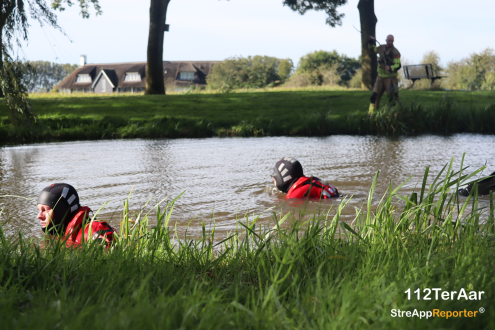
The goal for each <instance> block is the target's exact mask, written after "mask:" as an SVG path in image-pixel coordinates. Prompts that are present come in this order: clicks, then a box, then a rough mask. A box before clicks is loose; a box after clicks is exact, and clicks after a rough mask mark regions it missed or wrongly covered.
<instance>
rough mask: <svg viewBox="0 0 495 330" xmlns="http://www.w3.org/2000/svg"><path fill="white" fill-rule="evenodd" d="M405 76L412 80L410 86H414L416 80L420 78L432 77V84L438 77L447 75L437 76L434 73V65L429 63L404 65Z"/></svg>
mask: <svg viewBox="0 0 495 330" xmlns="http://www.w3.org/2000/svg"><path fill="white" fill-rule="evenodd" d="M403 68H404V77H405V78H406V79H409V80H412V84H411V86H410V87H412V86H414V83H415V82H416V80H419V79H430V80H431V84H430V86H431V85H433V83H434V82H435V80H437V79H442V78H445V76H435V75H434V74H433V65H431V64H430V63H428V64H416V65H404V67H403Z"/></svg>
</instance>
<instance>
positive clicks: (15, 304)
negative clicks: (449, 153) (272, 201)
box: [0, 163, 495, 329]
mask: <svg viewBox="0 0 495 330" xmlns="http://www.w3.org/2000/svg"><path fill="white" fill-rule="evenodd" d="M461 168H462V166H461ZM481 170H482V169H479V170H477V171H475V172H473V173H471V174H465V173H464V171H463V170H461V171H454V170H453V169H452V163H450V164H447V165H446V166H445V167H444V169H443V170H442V171H441V172H440V173H439V174H438V175H436V176H435V177H433V178H429V173H428V169H426V172H425V176H424V179H423V183H422V185H421V187H420V188H419V189H418V190H417V191H416V192H414V193H412V194H411V195H409V196H404V195H402V194H401V193H400V191H401V187H402V186H403V185H404V184H405V183H403V184H401V185H399V186H397V187H394V186H392V183H391V184H390V188H389V189H388V191H387V192H386V193H385V194H384V195H383V196H382V197H381V198H380V202H379V203H378V206H376V207H374V206H373V205H374V203H372V200H374V199H376V198H377V197H376V196H374V189H375V186H376V182H377V181H378V179H379V178H378V173H377V174H376V176H375V179H374V181H373V185H372V187H371V189H370V192H369V198H368V202H367V204H365V205H363V208H361V209H356V218H355V220H354V221H353V222H352V223H344V222H342V221H340V214H341V213H342V210H343V209H344V208H345V207H347V206H346V204H347V202H348V200H349V199H343V200H342V202H341V203H340V205H338V206H337V207H335V209H331V210H327V211H325V212H321V213H320V214H304V212H302V213H301V214H299V215H292V214H289V213H288V214H278V215H277V214H274V216H273V223H272V224H270V225H266V224H265V225H263V224H262V223H259V222H258V221H259V218H256V217H255V218H248V217H245V218H244V219H242V220H240V221H239V223H238V225H239V229H237V230H235V231H234V232H232V233H230V234H229V235H227V236H226V237H225V236H224V237H218V235H217V236H215V235H216V234H215V226H214V224H213V226H212V227H211V230H206V227H207V226H206V224H204V223H203V225H202V227H201V228H199V230H200V237H199V238H197V239H191V238H189V237H188V235H187V234H186V235H185V236H184V237H179V236H178V235H177V230H174V227H173V206H174V203H175V201H176V199H174V200H172V201H170V202H168V203H167V204H165V205H163V206H161V207H160V205H158V206H156V208H151V207H150V208H148V211H144V209H143V211H141V212H138V213H133V214H130V211H129V203H130V200H129V198H128V199H127V200H126V201H125V202H124V206H123V212H122V218H121V221H122V222H121V226H120V229H119V234H118V239H117V242H116V244H115V246H114V247H113V248H112V249H110V250H106V249H105V248H103V247H101V246H98V245H96V244H92V243H91V242H89V243H85V244H84V245H83V246H82V247H81V248H80V249H67V248H64V244H63V242H61V241H56V240H48V241H47V242H46V243H45V247H44V248H40V247H39V246H38V245H37V244H36V243H35V242H34V241H33V240H31V239H29V238H27V237H25V236H24V235H22V234H19V236H18V237H6V236H5V234H4V233H3V231H0V315H1V316H2V325H3V326H4V327H5V328H9V329H15V328H23V329H25V328H37V329H44V328H46V329H48V328H50V329H53V328H67V329H86V328H95V329H122V328H124V329H127V328H129V329H136V328H150V329H155V328H167V329H172V328H174V329H178V328H180V329H189V328H195V329H238V328H242V329H322V328H325V329H333V328H335V329H363V328H373V329H388V328H390V329H398V328H400V329H417V328H419V327H421V328H424V329H438V328H458V329H491V328H493V327H494V325H495V316H494V312H493V310H492V309H493V306H494V297H495V291H494V289H495V278H494V271H495V269H494V266H495V264H494V255H495V250H494V248H495V242H494V240H493V238H494V237H493V235H494V233H495V219H494V205H493V196H492V195H490V207H488V208H482V207H480V206H479V201H478V196H477V195H476V193H474V190H473V193H472V194H471V195H470V196H469V197H467V198H466V199H462V200H460V199H459V197H458V196H457V195H456V194H453V192H454V191H455V190H456V189H457V188H458V187H459V186H462V185H465V184H468V183H469V182H470V181H471V180H472V179H473V178H474V176H475V175H477V174H478V173H479V172H480V171H481ZM349 198H352V197H349ZM149 209H154V210H155V213H156V219H154V221H153V225H151V218H150V214H151V213H149ZM96 217H97V215H96ZM131 218H132V219H133V221H131ZM418 288H419V289H424V288H441V289H442V290H445V291H457V292H459V291H460V289H461V288H464V289H465V290H467V291H470V290H475V291H484V292H485V293H484V294H483V296H482V299H481V300H468V301H465V300H461V301H457V300H442V299H440V300H434V299H433V300H419V301H418V300H417V299H416V298H415V295H414V294H413V295H412V296H413V298H412V299H411V300H408V299H407V295H406V293H405V291H406V290H408V289H411V292H414V291H415V290H416V289H418ZM481 307H483V308H485V310H486V311H485V312H484V313H483V314H480V313H479V312H478V315H477V317H474V318H459V317H457V318H450V319H445V318H438V317H434V318H429V319H419V318H406V317H392V316H391V310H392V309H400V310H406V311H414V309H417V310H420V311H421V310H425V311H426V310H430V311H431V310H432V309H440V310H442V311H460V310H462V311H463V310H464V309H466V310H468V311H479V309H480V308H481Z"/></svg>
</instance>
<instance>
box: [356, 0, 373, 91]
mask: <svg viewBox="0 0 495 330" xmlns="http://www.w3.org/2000/svg"><path fill="white" fill-rule="evenodd" d="M358 9H359V17H360V20H361V32H363V33H361V66H362V70H363V83H362V85H363V88H367V89H373V85H374V84H375V80H376V76H377V75H378V73H377V59H376V55H375V54H373V53H372V52H370V51H369V49H368V39H369V37H368V36H367V35H370V36H373V37H375V36H376V23H377V22H378V20H377V19H376V15H375V1H374V0H359V3H358ZM366 34H367V35H366Z"/></svg>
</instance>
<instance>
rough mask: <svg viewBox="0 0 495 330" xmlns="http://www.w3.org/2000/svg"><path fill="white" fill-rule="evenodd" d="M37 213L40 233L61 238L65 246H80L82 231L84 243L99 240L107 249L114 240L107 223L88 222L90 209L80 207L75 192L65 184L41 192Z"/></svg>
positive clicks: (49, 187)
mask: <svg viewBox="0 0 495 330" xmlns="http://www.w3.org/2000/svg"><path fill="white" fill-rule="evenodd" d="M38 211H39V213H38V220H40V224H41V228H42V230H43V232H45V233H49V234H51V235H54V236H59V237H60V236H62V237H63V238H65V239H66V245H67V246H78V245H80V244H81V242H82V240H83V230H84V241H88V240H98V241H100V242H102V243H103V242H104V243H105V245H106V246H107V247H110V245H111V244H112V243H113V242H114V240H115V238H114V236H113V233H114V232H115V231H114V229H113V228H112V227H111V226H110V225H109V224H108V223H106V222H105V221H99V220H93V221H90V218H89V212H92V211H91V209H90V208H89V207H86V206H81V205H80V204H79V195H78V194H77V191H76V189H74V187H72V186H71V185H69V184H67V183H55V184H52V185H51V186H48V187H46V188H45V189H43V190H42V191H41V194H40V196H39V197H38ZM90 223H91V226H90ZM90 228H91V230H90ZM90 233H91V236H89V235H90Z"/></svg>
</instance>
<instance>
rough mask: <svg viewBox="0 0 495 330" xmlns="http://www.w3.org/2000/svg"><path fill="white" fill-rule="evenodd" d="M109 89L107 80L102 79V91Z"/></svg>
mask: <svg viewBox="0 0 495 330" xmlns="http://www.w3.org/2000/svg"><path fill="white" fill-rule="evenodd" d="M106 91H107V81H106V79H105V78H103V79H102V80H101V92H102V93H104V92H106Z"/></svg>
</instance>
